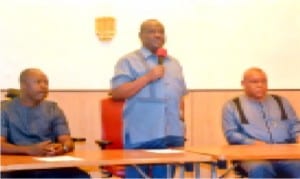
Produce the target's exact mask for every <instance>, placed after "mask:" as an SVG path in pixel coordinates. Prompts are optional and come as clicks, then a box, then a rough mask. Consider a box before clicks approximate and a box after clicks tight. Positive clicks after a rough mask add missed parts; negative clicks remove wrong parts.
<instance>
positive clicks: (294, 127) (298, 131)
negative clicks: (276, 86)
mask: <svg viewBox="0 0 300 179" xmlns="http://www.w3.org/2000/svg"><path fill="white" fill-rule="evenodd" d="M281 99H282V103H283V106H284V110H285V112H286V114H287V117H288V119H289V120H291V121H292V122H291V123H290V124H291V126H290V129H291V130H290V133H291V136H292V137H293V138H294V137H296V136H300V121H299V118H298V117H297V114H296V112H295V110H294V108H293V107H292V105H291V104H290V103H289V101H288V100H287V99H285V98H283V97H281Z"/></svg>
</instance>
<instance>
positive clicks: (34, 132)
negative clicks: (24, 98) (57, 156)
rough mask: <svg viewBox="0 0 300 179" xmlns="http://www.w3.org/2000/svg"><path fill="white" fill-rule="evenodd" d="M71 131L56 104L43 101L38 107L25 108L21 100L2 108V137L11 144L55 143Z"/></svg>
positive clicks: (4, 105)
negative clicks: (49, 141)
mask: <svg viewBox="0 0 300 179" xmlns="http://www.w3.org/2000/svg"><path fill="white" fill-rule="evenodd" d="M64 134H66V135H69V134H70V130H69V127H68V124H67V121H66V118H65V116H64V114H63V112H62V110H61V109H60V108H59V107H58V106H57V104H56V103H54V102H51V101H43V102H41V103H40V104H39V105H38V106H35V107H26V106H23V105H22V104H21V102H20V99H19V98H15V99H13V100H12V101H6V102H5V104H3V105H2V106H1V136H2V137H5V138H6V139H7V141H8V142H9V143H12V144H16V145H31V144H36V143H39V142H42V141H46V140H51V141H52V142H55V141H56V140H57V137H58V136H60V135H64Z"/></svg>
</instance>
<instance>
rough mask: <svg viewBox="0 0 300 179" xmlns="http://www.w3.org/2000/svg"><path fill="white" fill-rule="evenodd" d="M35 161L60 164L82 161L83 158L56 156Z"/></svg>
mask: <svg viewBox="0 0 300 179" xmlns="http://www.w3.org/2000/svg"><path fill="white" fill-rule="evenodd" d="M34 159H36V160H39V161H44V162H60V161H80V160H83V159H82V158H77V157H72V156H54V157H34Z"/></svg>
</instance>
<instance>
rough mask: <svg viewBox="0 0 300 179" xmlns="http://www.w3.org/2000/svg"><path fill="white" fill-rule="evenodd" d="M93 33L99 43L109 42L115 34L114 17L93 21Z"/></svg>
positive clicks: (99, 18)
mask: <svg viewBox="0 0 300 179" xmlns="http://www.w3.org/2000/svg"><path fill="white" fill-rule="evenodd" d="M95 32H96V35H97V37H98V39H99V40H100V41H104V42H106V41H111V40H112V38H113V37H114V36H115V34H116V20H115V18H114V17H98V18H96V19H95Z"/></svg>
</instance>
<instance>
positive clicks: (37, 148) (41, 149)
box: [27, 140, 51, 156]
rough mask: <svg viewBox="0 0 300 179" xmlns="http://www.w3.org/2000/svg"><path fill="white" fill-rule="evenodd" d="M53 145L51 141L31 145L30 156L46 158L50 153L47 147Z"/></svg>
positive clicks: (28, 149)
mask: <svg viewBox="0 0 300 179" xmlns="http://www.w3.org/2000/svg"><path fill="white" fill-rule="evenodd" d="M50 144H51V141H50V140H47V141H44V142H40V143H37V144H34V145H30V146H28V148H27V154H28V155H36V156H45V155H46V154H47V152H48V149H47V147H48V146H49V145H50Z"/></svg>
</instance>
